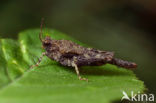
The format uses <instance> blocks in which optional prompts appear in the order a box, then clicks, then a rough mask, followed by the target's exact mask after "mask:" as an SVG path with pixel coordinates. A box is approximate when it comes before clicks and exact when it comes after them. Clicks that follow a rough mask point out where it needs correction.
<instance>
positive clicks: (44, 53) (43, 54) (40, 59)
mask: <svg viewBox="0 0 156 103" xmlns="http://www.w3.org/2000/svg"><path fill="white" fill-rule="evenodd" d="M45 55H46V52H43V53H42V55H41V57H40V58H39V60H38V62H37V63H36V64H35V65H32V66H31V67H30V68H34V67H37V66H38V65H39V64H40V63H41V61H42V58H43V57H44V56H45Z"/></svg>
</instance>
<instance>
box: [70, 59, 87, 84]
mask: <svg viewBox="0 0 156 103" xmlns="http://www.w3.org/2000/svg"><path fill="white" fill-rule="evenodd" d="M72 66H73V67H74V68H75V71H76V74H77V76H78V78H79V79H80V80H85V81H87V82H88V79H86V78H82V77H81V76H80V72H79V68H78V66H77V64H76V63H75V60H74V61H73V62H72Z"/></svg>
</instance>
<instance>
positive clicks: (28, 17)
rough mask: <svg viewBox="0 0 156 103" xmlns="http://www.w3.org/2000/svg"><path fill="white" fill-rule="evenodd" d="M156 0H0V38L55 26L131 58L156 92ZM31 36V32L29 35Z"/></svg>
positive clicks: (150, 88)
mask: <svg viewBox="0 0 156 103" xmlns="http://www.w3.org/2000/svg"><path fill="white" fill-rule="evenodd" d="M155 5H156V1H155V0H0V37H3V38H4V37H5V38H14V39H16V38H17V34H18V33H19V32H20V31H23V30H26V29H31V28H39V27H40V21H41V18H42V17H44V18H45V24H46V27H48V28H55V29H57V30H59V31H61V32H64V33H67V34H68V35H71V36H72V37H74V38H76V39H78V40H79V41H81V42H84V43H86V44H88V45H91V46H93V47H96V48H98V49H102V50H109V51H115V53H116V56H117V57H121V58H123V59H126V60H130V61H135V62H136V63H137V64H138V65H139V67H138V69H137V70H135V71H134V72H135V73H136V75H137V77H138V78H139V79H141V80H143V81H144V82H145V85H146V87H147V88H148V89H149V91H148V92H149V93H154V94H156V80H155V79H156V76H155V72H156V68H155V64H156V54H155V53H156V46H155V44H156V35H155V33H156V30H155V28H156V6H155ZM32 35H33V34H32Z"/></svg>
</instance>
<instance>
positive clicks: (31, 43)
mask: <svg viewBox="0 0 156 103" xmlns="http://www.w3.org/2000/svg"><path fill="white" fill-rule="evenodd" d="M39 31H40V30H39V29H33V30H28V31H24V32H21V33H20V34H19V39H18V41H15V40H11V39H1V41H0V103H43V102H45V103H51V102H53V103H72V102H74V103H110V102H112V101H115V100H119V99H121V98H122V96H123V94H122V91H125V92H126V93H127V94H128V95H130V93H131V91H134V93H137V92H138V91H140V92H143V90H144V89H145V87H144V83H143V82H142V81H140V80H138V79H137V78H136V76H135V75H134V73H133V72H132V71H130V70H126V69H124V68H119V67H116V66H114V65H110V64H106V65H103V66H98V67H97V66H93V67H91V66H87V67H82V68H80V74H81V76H83V77H86V78H88V79H89V82H85V81H80V80H78V77H77V75H76V73H75V71H74V69H73V68H69V67H64V66H61V65H60V64H59V63H57V62H55V61H52V60H50V59H49V58H48V57H44V58H43V60H42V62H41V64H40V65H39V66H38V67H35V68H34V69H30V68H29V67H30V65H33V64H35V63H34V61H37V59H38V58H39V57H40V56H41V54H42V52H43V51H44V50H43V49H42V48H41V42H40V40H39V37H38V34H39ZM44 35H45V36H47V35H48V36H51V37H52V38H53V39H66V40H72V41H74V42H76V43H78V44H80V45H84V44H83V43H81V42H79V41H77V40H74V39H73V38H71V37H69V36H67V35H65V34H63V33H61V32H58V31H56V30H50V29H44ZM84 46H86V45H84Z"/></svg>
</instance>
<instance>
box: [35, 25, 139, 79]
mask: <svg viewBox="0 0 156 103" xmlns="http://www.w3.org/2000/svg"><path fill="white" fill-rule="evenodd" d="M39 38H40V40H41V42H42V45H43V48H44V49H45V52H44V53H42V56H41V57H40V59H39V61H38V63H37V64H36V65H34V66H38V65H39V63H40V62H41V60H42V57H43V56H47V57H49V58H50V59H52V60H55V61H57V62H59V63H60V64H62V65H63V66H69V67H74V68H75V71H76V73H77V75H78V77H79V79H80V80H86V81H88V79H86V78H82V77H81V76H80V73H79V69H78V67H81V66H100V65H103V64H106V63H109V64H114V65H117V66H119V67H124V68H136V67H137V65H136V64H135V63H133V62H128V61H124V60H121V59H117V58H114V53H113V52H108V51H101V50H97V49H93V48H85V47H82V46H80V45H78V44H76V43H74V42H72V41H69V40H54V39H51V38H50V37H49V36H47V37H45V39H43V38H42V23H41V32H40V34H39ZM34 66H32V67H34Z"/></svg>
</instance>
